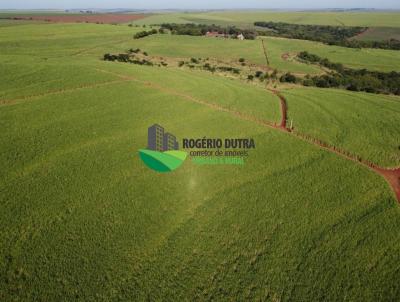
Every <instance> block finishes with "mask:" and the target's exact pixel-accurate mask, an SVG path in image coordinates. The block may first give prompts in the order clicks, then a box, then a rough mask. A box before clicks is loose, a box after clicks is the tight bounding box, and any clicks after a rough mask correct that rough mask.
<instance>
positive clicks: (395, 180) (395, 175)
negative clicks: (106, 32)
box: [96, 69, 400, 203]
mask: <svg viewBox="0 0 400 302" xmlns="http://www.w3.org/2000/svg"><path fill="white" fill-rule="evenodd" d="M96 70H97V71H99V72H103V73H108V74H112V75H114V76H116V77H119V78H120V79H121V80H126V81H134V82H137V83H141V84H143V85H145V86H149V87H152V88H155V89H157V90H159V91H164V92H166V93H169V94H172V95H176V96H179V97H182V98H184V99H186V100H189V101H191V102H195V103H197V104H201V105H205V106H207V107H210V108H213V109H215V110H218V111H223V112H228V113H231V114H233V115H235V116H236V117H238V118H240V119H242V120H247V121H252V122H255V123H257V124H259V125H262V126H267V127H270V128H273V129H277V130H281V131H284V132H286V133H288V134H289V135H293V136H294V137H296V138H298V139H301V140H304V141H306V142H308V143H311V144H313V145H315V146H318V147H319V148H322V149H325V150H327V151H330V152H333V153H335V154H337V155H339V156H341V157H343V158H345V159H348V160H351V161H353V162H356V163H359V164H360V165H362V166H364V167H367V168H369V169H371V170H372V171H374V172H375V173H378V174H379V175H381V176H382V177H383V178H384V179H385V180H386V181H387V183H388V184H389V185H390V187H391V188H392V190H393V192H394V193H395V196H396V198H397V201H398V202H399V203H400V168H396V169H386V168H383V167H379V166H378V165H376V164H374V163H371V162H368V161H365V160H363V159H362V158H361V157H360V156H357V155H353V154H351V153H350V152H348V151H345V150H342V149H339V148H337V147H335V146H332V145H329V144H327V143H325V142H323V141H320V140H318V139H316V138H313V137H311V136H308V135H305V134H302V133H299V132H297V131H293V130H292V129H288V128H287V127H286V119H287V102H286V99H285V97H284V96H283V95H282V94H281V93H280V92H279V91H278V90H276V89H268V90H269V91H271V92H272V93H274V94H275V95H276V96H278V97H279V100H280V104H281V123H280V125H276V124H273V123H271V122H268V121H264V120H260V119H257V118H255V117H253V116H250V115H247V114H243V113H241V112H239V111H233V110H230V109H227V108H224V107H222V106H220V105H217V104H213V103H210V102H206V101H203V100H199V99H197V98H195V97H193V96H191V95H188V94H184V93H181V92H178V91H175V90H173V89H169V88H166V87H163V86H160V85H158V84H156V83H153V82H149V81H142V80H140V79H138V78H135V77H132V76H127V75H122V74H119V73H115V72H112V71H108V70H104V69H96Z"/></svg>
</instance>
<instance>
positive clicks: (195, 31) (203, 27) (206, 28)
mask: <svg viewBox="0 0 400 302" xmlns="http://www.w3.org/2000/svg"><path fill="white" fill-rule="evenodd" d="M160 26H161V29H164V30H169V31H170V32H171V34H173V35H189V36H204V35H205V34H206V33H207V32H217V33H219V34H225V35H227V36H229V37H231V38H236V37H237V36H238V35H239V34H243V36H244V38H245V39H247V40H254V39H255V38H256V36H257V32H256V31H255V30H250V29H240V28H237V27H236V26H227V27H222V26H219V25H215V24H211V25H207V24H194V23H186V24H176V23H163V24H161V25H160Z"/></svg>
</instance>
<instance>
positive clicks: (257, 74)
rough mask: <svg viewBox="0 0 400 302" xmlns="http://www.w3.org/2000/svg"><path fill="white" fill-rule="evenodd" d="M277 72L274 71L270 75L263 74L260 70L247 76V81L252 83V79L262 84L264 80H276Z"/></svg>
mask: <svg viewBox="0 0 400 302" xmlns="http://www.w3.org/2000/svg"><path fill="white" fill-rule="evenodd" d="M277 75H278V71H277V70H276V69H275V70H274V71H273V72H272V73H271V74H269V73H268V72H265V73H264V72H263V71H261V70H258V71H256V72H255V73H254V75H253V74H249V75H248V76H247V79H248V80H250V81H253V80H254V79H259V80H260V82H263V81H264V80H268V79H271V80H276V79H277V78H278V76H277Z"/></svg>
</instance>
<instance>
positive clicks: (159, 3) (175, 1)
mask: <svg viewBox="0 0 400 302" xmlns="http://www.w3.org/2000/svg"><path fill="white" fill-rule="evenodd" d="M354 7H357V8H360V7H361V8H381V9H388V8H397V9H400V1H399V0H368V1H366V0H336V1H332V0H331V1H323V2H322V1H321V0H320V1H315V0H246V1H233V0H229V1H228V0H203V1H194V0H170V1H168V0H146V1H143V0H140V1H137V0H115V1H112V0H111V1H107V0H69V1H67V0H42V1H37V0H0V9H7V8H18V9H28V8H60V9H66V8H137V9H145V8H148V9H165V8H181V9H199V8H200V9H201V8H203V9H216V8H354Z"/></svg>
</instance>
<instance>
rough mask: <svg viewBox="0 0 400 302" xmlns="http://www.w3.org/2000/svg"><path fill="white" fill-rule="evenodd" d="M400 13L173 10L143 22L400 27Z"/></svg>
mask: <svg viewBox="0 0 400 302" xmlns="http://www.w3.org/2000/svg"><path fill="white" fill-rule="evenodd" d="M399 15H400V13H399V12H397V11H394V12H323V11H316V12H284V11H262V10H261V11H214V12H204V13H173V14H160V15H155V16H152V17H150V18H147V19H145V20H139V21H137V22H140V24H143V23H145V24H157V23H161V22H163V21H164V20H165V22H175V23H187V22H197V23H209V24H211V23H215V24H225V25H236V26H249V27H251V26H252V25H253V23H254V22H255V21H273V22H287V23H295V24H320V25H336V26H342V25H345V26H367V27H400V21H399V20H400V18H399Z"/></svg>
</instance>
